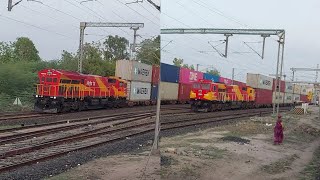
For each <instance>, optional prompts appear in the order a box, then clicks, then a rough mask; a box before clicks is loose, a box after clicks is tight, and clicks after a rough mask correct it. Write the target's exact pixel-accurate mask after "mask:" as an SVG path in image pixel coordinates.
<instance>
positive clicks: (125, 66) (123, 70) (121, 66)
mask: <svg viewBox="0 0 320 180" xmlns="http://www.w3.org/2000/svg"><path fill="white" fill-rule="evenodd" d="M115 75H116V76H118V77H121V78H122V79H125V80H128V81H141V82H151V79H152V66H150V65H147V64H143V63H139V62H138V61H129V60H118V61H117V62H116V73H115Z"/></svg>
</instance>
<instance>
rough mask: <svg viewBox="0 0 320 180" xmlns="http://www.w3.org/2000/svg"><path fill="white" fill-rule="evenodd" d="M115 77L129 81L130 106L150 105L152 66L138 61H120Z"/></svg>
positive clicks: (128, 98) (117, 63) (117, 64)
mask: <svg viewBox="0 0 320 180" xmlns="http://www.w3.org/2000/svg"><path fill="white" fill-rule="evenodd" d="M115 75H116V76H118V77H121V78H122V79H125V80H127V81H128V84H127V95H128V97H127V100H128V101H129V105H134V104H146V105H149V104H150V97H151V80H152V66H150V65H147V64H143V63H139V62H137V61H129V60H118V61H117V62H116V73H115Z"/></svg>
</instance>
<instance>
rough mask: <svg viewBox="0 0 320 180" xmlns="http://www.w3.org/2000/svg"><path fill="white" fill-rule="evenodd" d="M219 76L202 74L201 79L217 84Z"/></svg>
mask: <svg viewBox="0 0 320 180" xmlns="http://www.w3.org/2000/svg"><path fill="white" fill-rule="evenodd" d="M219 78H220V77H219V76H216V75H212V74H208V73H204V74H203V79H207V80H211V81H212V82H219Z"/></svg>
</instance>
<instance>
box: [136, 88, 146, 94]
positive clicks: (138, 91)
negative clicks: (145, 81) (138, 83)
mask: <svg viewBox="0 0 320 180" xmlns="http://www.w3.org/2000/svg"><path fill="white" fill-rule="evenodd" d="M135 93H136V94H148V88H135Z"/></svg>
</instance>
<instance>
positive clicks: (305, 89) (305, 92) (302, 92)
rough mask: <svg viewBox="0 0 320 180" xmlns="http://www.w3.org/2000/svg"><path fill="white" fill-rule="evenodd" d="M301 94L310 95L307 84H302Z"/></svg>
mask: <svg viewBox="0 0 320 180" xmlns="http://www.w3.org/2000/svg"><path fill="white" fill-rule="evenodd" d="M301 94H302V95H308V91H307V85H302V86H301Z"/></svg>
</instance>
